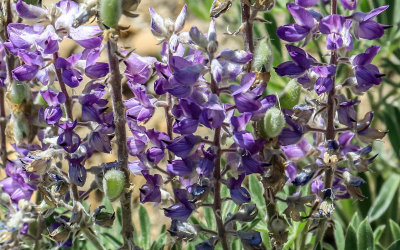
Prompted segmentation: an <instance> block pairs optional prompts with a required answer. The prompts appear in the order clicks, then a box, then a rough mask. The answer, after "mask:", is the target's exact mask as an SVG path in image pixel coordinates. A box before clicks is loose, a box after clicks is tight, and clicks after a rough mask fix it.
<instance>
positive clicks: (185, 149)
mask: <svg viewBox="0 0 400 250" xmlns="http://www.w3.org/2000/svg"><path fill="white" fill-rule="evenodd" d="M200 139H201V137H200V136H195V135H183V136H179V137H176V138H175V139H173V140H172V141H171V142H170V143H169V144H168V146H167V149H168V150H169V151H171V152H172V153H174V154H175V155H177V156H179V157H182V158H186V157H188V156H190V155H192V154H193V153H194V151H195V150H196V149H197V147H196V146H197V144H198V143H199V142H200Z"/></svg>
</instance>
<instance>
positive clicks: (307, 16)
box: [276, 3, 315, 45]
mask: <svg viewBox="0 0 400 250" xmlns="http://www.w3.org/2000/svg"><path fill="white" fill-rule="evenodd" d="M286 7H287V9H288V10H289V11H290V14H292V16H293V18H294V20H295V22H296V23H292V24H288V25H284V26H281V27H279V28H278V29H277V30H276V34H277V35H278V37H279V38H280V39H282V40H285V41H288V42H298V41H301V40H303V39H304V38H306V41H305V42H304V45H306V44H307V43H308V41H309V40H310V39H311V38H312V35H313V33H314V32H315V31H314V30H315V28H314V26H315V22H314V17H313V16H312V14H311V13H310V12H308V11H307V10H306V9H304V8H303V7H301V6H299V5H297V4H295V3H288V4H286Z"/></svg>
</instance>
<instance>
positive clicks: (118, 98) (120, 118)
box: [107, 38, 135, 249]
mask: <svg viewBox="0 0 400 250" xmlns="http://www.w3.org/2000/svg"><path fill="white" fill-rule="evenodd" d="M107 48H108V50H107V53H108V63H109V64H110V83H111V96H112V107H113V112H114V123H115V137H116V143H117V147H118V151H117V154H118V162H119V166H120V168H121V170H122V171H123V172H124V174H125V179H126V181H125V183H126V184H125V185H126V187H125V192H124V193H123V194H122V195H121V197H120V202H121V209H122V217H123V218H124V219H123V220H122V230H121V234H122V237H123V239H124V245H123V246H122V248H121V249H134V247H135V244H134V241H133V230H134V227H133V224H132V210H131V200H132V191H131V190H130V181H129V169H128V150H127V146H126V130H125V108H124V105H123V102H122V84H121V79H122V76H121V73H120V71H119V60H118V57H117V55H116V52H117V50H118V47H117V43H116V42H115V41H114V40H112V39H111V38H110V39H108V41H107Z"/></svg>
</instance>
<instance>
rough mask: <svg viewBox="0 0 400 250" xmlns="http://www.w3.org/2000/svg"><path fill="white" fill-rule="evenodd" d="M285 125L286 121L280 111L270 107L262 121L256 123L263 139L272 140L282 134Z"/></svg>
mask: <svg viewBox="0 0 400 250" xmlns="http://www.w3.org/2000/svg"><path fill="white" fill-rule="evenodd" d="M285 124H286V121H285V117H284V115H283V113H282V111H280V110H279V109H277V108H275V107H272V108H270V109H268V111H267V113H265V116H264V117H263V119H262V120H260V121H259V122H258V128H259V131H260V133H261V135H262V136H263V137H265V138H273V137H276V136H278V135H279V134H280V133H281V132H282V129H283V128H284V127H285Z"/></svg>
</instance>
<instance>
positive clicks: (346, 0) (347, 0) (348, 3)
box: [340, 0, 357, 10]
mask: <svg viewBox="0 0 400 250" xmlns="http://www.w3.org/2000/svg"><path fill="white" fill-rule="evenodd" d="M340 2H341V3H342V5H343V7H345V8H346V9H348V10H355V9H356V7H357V0H340Z"/></svg>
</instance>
